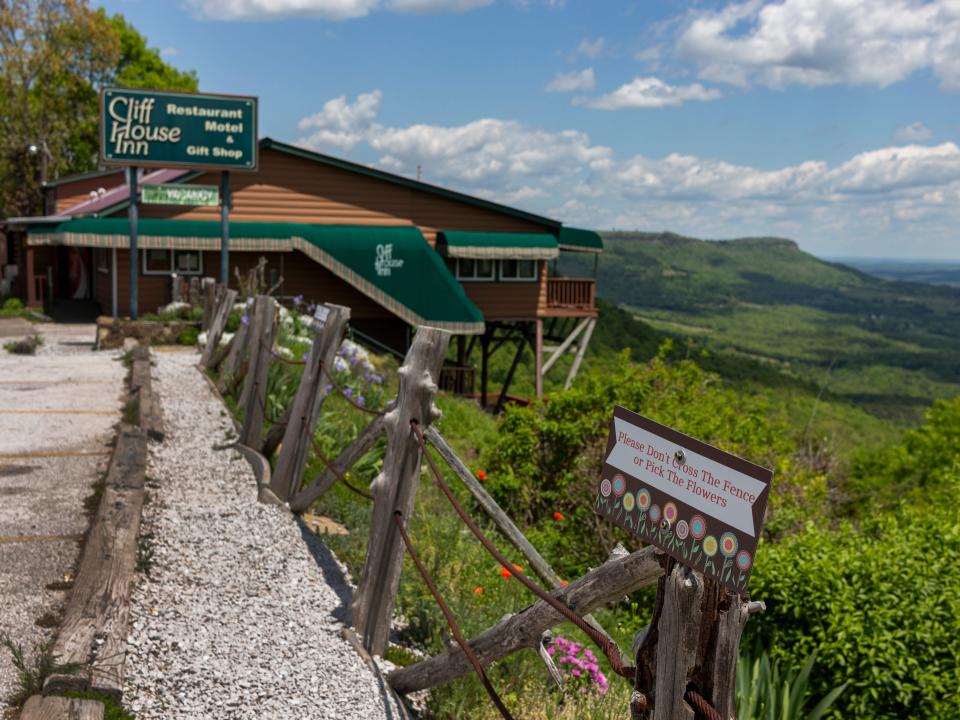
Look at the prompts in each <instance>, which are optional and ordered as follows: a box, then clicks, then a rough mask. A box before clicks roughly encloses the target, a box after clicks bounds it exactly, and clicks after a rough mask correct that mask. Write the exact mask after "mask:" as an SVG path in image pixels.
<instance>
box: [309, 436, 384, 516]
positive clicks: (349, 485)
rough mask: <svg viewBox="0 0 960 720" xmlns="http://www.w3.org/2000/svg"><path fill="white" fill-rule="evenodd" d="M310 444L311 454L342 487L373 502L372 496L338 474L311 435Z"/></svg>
mask: <svg viewBox="0 0 960 720" xmlns="http://www.w3.org/2000/svg"><path fill="white" fill-rule="evenodd" d="M310 442H311V443H312V444H313V452H314V453H315V454H316V456H317V457H318V458H320V462H322V463H323V464H324V465H326V466H327V467H328V468H330V472H332V473H333V474H334V475H336V476H337V480H339V481H340V482H342V483H343V484H344V485H346V486H347V488H349V489H350V490H352V491H353V492H355V493H356V494H357V495H359V496H360V497H362V498H366V499H367V500H370V501H371V502H373V495H371V494H370V493H368V492H365V491H363V490H361V489H360V488H358V487H355V486H354V485H353V484H352V483H351V482H350V481H349V480H347V477H346V475H344V474H343V473H341V472H340V468H338V467H337V466H336V464H334V463H333V462H332V461H331V460H329V459H328V458H327V456H326V455H324V454H323V451H322V450H321V449H320V444H319V443H318V442H317V439H316V438H315V437H313V436H312V435H311V436H310Z"/></svg>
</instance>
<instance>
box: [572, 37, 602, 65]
mask: <svg viewBox="0 0 960 720" xmlns="http://www.w3.org/2000/svg"><path fill="white" fill-rule="evenodd" d="M606 44H607V41H606V38H602V37H598V38H597V39H595V40H591V39H590V38H584V39H583V40H581V41H580V44H579V45H577V49H576V50H575V51H574V55H583V56H584V57H588V58H590V59H591V60H595V59H596V58H598V57H599V56H600V53H602V52H603V49H604V47H606Z"/></svg>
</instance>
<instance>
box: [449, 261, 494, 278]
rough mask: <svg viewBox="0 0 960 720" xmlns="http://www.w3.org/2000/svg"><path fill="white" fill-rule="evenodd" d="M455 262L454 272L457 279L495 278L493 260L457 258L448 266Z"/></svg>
mask: <svg viewBox="0 0 960 720" xmlns="http://www.w3.org/2000/svg"><path fill="white" fill-rule="evenodd" d="M453 263H456V265H455V267H456V270H455V274H456V276H457V279H458V280H473V281H480V280H495V279H496V273H495V272H494V263H493V260H475V259H473V258H457V259H456V260H453V261H452V262H451V263H450V265H448V267H452V266H453Z"/></svg>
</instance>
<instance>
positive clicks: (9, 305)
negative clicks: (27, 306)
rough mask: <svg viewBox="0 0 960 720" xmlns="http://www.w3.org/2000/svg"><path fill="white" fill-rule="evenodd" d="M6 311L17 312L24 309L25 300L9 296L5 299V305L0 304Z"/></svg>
mask: <svg viewBox="0 0 960 720" xmlns="http://www.w3.org/2000/svg"><path fill="white" fill-rule="evenodd" d="M0 309H2V310H3V311H4V312H9V313H15V312H19V311H20V310H23V309H24V305H23V301H22V300H20V299H19V298H15V297H12V298H7V299H6V300H4V301H3V305H2V306H0Z"/></svg>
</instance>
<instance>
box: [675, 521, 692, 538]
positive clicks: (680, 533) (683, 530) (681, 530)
mask: <svg viewBox="0 0 960 720" xmlns="http://www.w3.org/2000/svg"><path fill="white" fill-rule="evenodd" d="M676 533H677V537H678V538H680V539H681V540H686V539H687V536H688V535H689V534H690V525H689V524H688V523H687V521H686V520H681V521H680V522H678V523H677V530H676Z"/></svg>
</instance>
